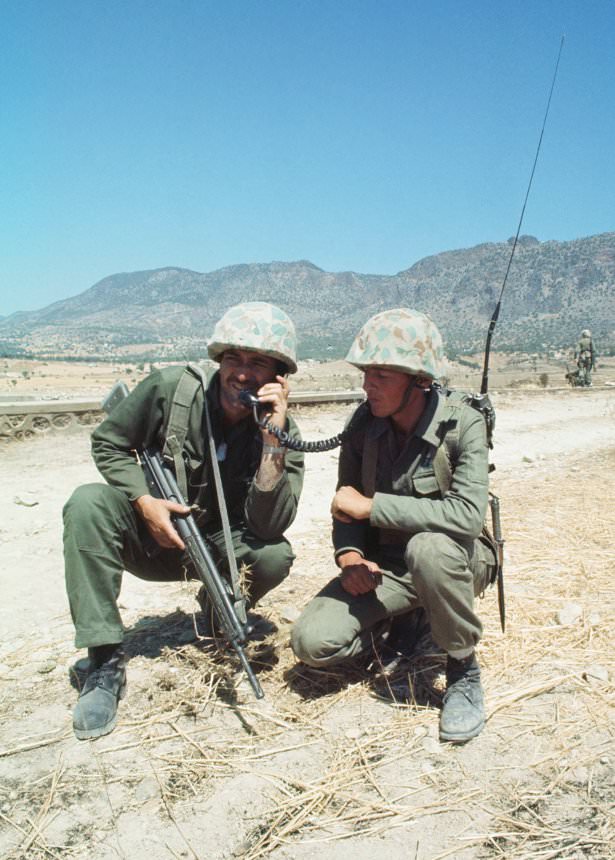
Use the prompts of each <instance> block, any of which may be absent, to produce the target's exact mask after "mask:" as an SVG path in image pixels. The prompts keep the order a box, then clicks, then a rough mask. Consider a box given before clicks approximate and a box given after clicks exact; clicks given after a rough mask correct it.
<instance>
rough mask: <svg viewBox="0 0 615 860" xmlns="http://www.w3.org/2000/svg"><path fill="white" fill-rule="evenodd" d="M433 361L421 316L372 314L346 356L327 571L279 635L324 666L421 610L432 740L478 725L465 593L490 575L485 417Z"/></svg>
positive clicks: (432, 329)
mask: <svg viewBox="0 0 615 860" xmlns="http://www.w3.org/2000/svg"><path fill="white" fill-rule="evenodd" d="M442 357H443V347H442V339H441V337H440V333H439V332H438V329H437V328H436V326H435V325H434V323H433V322H432V321H431V319H430V318H429V317H428V316H426V315H425V314H422V313H419V312H417V311H414V310H409V309H406V308H400V309H395V310H388V311H384V312H383V313H380V314H377V315H376V316H375V317H372V318H371V319H370V320H368V322H367V323H366V324H365V325H364V326H363V328H362V329H361V331H360V332H359V334H358V335H357V337H356V338H355V340H354V342H353V344H352V346H351V348H350V351H349V353H348V355H347V357H346V360H347V361H349V362H350V363H351V364H354V365H355V366H356V367H359V368H361V369H362V370H363V371H364V383H363V388H364V390H365V392H366V395H367V403H366V404H362V405H361V406H360V407H359V410H358V413H355V416H353V418H352V419H351V421H352V424H353V426H354V427H355V428H356V430H355V431H354V432H351V433H349V434H348V436H347V438H346V439H345V440H344V442H343V444H342V450H341V453H340V460H339V473H338V486H337V492H336V494H335V496H334V498H333V502H332V505H331V512H332V514H333V544H334V550H335V560H336V563H337V565H338V567H339V568H340V573H339V576H338V577H336V578H335V579H333V580H332V581H331V582H329V584H328V585H326V586H325V587H324V588H323V589H322V590H321V592H320V593H319V594H318V595H317V596H316V597H314V598H313V599H312V600H311V601H310V602H309V603H308V605H307V606H306V608H305V609H304V611H303V613H302V614H301V616H300V617H299V619H298V621H297V622H296V623H295V625H294V627H293V630H292V634H291V644H292V647H293V650H294V652H295V655H296V656H297V657H298V658H299V659H300V660H302V661H304V662H305V663H307V664H309V665H311V666H315V667H321V666H330V665H332V664H334V663H339V662H342V661H344V660H348V659H352V658H355V657H357V656H361V655H364V654H368V653H369V652H370V650H371V649H372V647H373V643H374V642H378V641H379V640H381V639H382V637H383V634H385V633H386V631H387V630H388V629H389V628H390V625H391V619H392V618H394V617H395V618H397V617H399V618H398V620H397V625H398V626H399V624H400V623H401V624H402V626H403V624H404V622H407V623H408V624H411V623H412V622H411V618H410V613H411V612H412V611H413V610H414V609H416V608H417V607H423V608H424V610H425V613H426V616H427V619H428V621H429V623H430V625H431V633H432V636H433V638H434V640H435V642H436V643H437V644H438V645H439V646H440V647H441V648H442V649H443V650H445V651H446V653H447V655H448V656H447V666H446V677H447V690H446V693H445V696H444V701H443V707H442V711H441V715H440V738H441V740H443V741H450V742H453V743H462V742H465V741H467V740H469V739H470V738H473V737H475V736H476V735H477V734H479V732H480V731H481V730H482V728H483V726H484V722H485V713H484V705H483V693H482V687H481V680H480V669H479V666H478V663H477V660H476V656H475V652H474V649H475V646H476V644H477V643H478V641H479V639H480V636H481V632H482V626H481V623H480V620H479V618H478V616H477V615H476V613H475V610H474V598H475V596H476V595H478V594H479V593H481V592H482V591H483V590H484V589H485V587H486V586H487V584H489V582H491V581H492V580H493V575H494V572H495V565H496V560H495V554H494V550H493V548H492V547H491V546H490V545H489V542H488V541H487V540H486V539H485V538H484V537H481V532H482V529H483V523H484V519H485V514H486V510H487V505H488V462H487V459H488V458H487V453H488V447H487V442H486V433H485V421H484V419H483V417H482V415H481V414H480V413H479V412H477V411H476V410H475V409H472V408H471V407H470V406H468V405H466V404H465V403H464V402H463V401H462V399H461V398H460V397H456V396H455V395H454V394H453V395H450V396H446V394H445V393H444V392H442V391H441V390H439V389H438V388H437V387H436V386H434V385H433V383H434V380H435V379H436V378H437V377H438V375H439V372H440V371H439V366H440V362H441V359H442Z"/></svg>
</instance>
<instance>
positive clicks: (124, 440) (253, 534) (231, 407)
mask: <svg viewBox="0 0 615 860" xmlns="http://www.w3.org/2000/svg"><path fill="white" fill-rule="evenodd" d="M295 350H296V337H295V328H294V325H293V323H292V322H291V320H290V319H289V317H288V316H287V315H286V314H285V313H284V311H282V310H280V309H279V308H277V307H275V306H274V305H270V304H268V303H266V302H246V303H244V304H240V305H237V306H235V307H233V308H231V309H230V310H228V311H227V312H226V314H225V315H224V316H223V317H222V319H221V320H220V321H219V322H218V323H217V325H216V327H215V329H214V333H213V337H212V339H211V340H210V342H209V344H208V353H209V357H210V358H212V359H213V360H214V361H217V362H218V363H219V365H220V369H219V371H218V372H217V373H215V374H214V375H213V377H212V378H211V380H210V382H209V385H208V387H207V390H206V392H205V391H204V390H203V385H202V384H201V383H200V380H199V381H198V382H197V380H196V379H195V376H194V374H193V373H192V371H191V369H190V367H188V368H186V367H165V368H163V369H162V370H155V371H154V372H153V373H151V374H150V375H149V376H148V377H147V378H146V379H144V380H143V381H142V382H141V383H139V385H137V387H136V388H135V389H134V391H132V392H131V393H130V394H129V395H128V397H126V399H125V400H123V401H122V402H121V403H119V405H118V406H116V407H115V408H114V409H113V411H112V412H111V414H110V415H109V417H108V418H107V419H106V420H105V421H103V423H102V424H101V425H100V427H98V428H97V429H96V430H95V431H94V433H93V435H92V454H93V457H94V462H95V463H96V465H97V467H98V469H99V471H100V472H101V474H102V475H103V477H104V478H105V479H106V481H107V483H106V484H101V483H98V484H86V485H84V486H82V487H78V488H77V489H76V490H75V492H74V493H73V495H72V496H71V498H70V499H69V500H68V502H67V503H66V505H65V507H64V557H65V563H66V587H67V592H68V598H69V603H70V609H71V614H72V618H73V623H74V625H75V631H76V636H75V644H76V646H77V647H78V648H87V649H88V657H89V667H88V668H89V674H88V677H87V680H86V681H85V684H84V685H83V688H82V689H81V692H80V696H79V701H78V702H77V705H76V707H75V710H74V714H73V728H74V731H75V734H76V736H77V737H78V738H80V739H85V738H95V737H99V736H100V735H105V734H107V733H108V732H110V731H112V729H113V728H114V726H115V723H116V714H117V707H118V700H119V699H120V698H121V697H122V696H123V694H124V689H125V687H126V671H125V654H124V650H123V647H122V640H123V638H124V630H123V626H122V620H121V618H120V612H119V608H118V597H119V593H120V587H121V583H122V575H123V571H124V570H128V571H130V572H131V573H133V574H134V575H135V576H138V577H139V578H140V579H146V580H153V581H157V582H161V581H170V580H183V579H184V571H185V570H186V562H187V558H186V555H185V553H184V544H183V542H182V540H181V538H180V536H179V534H178V533H177V532H176V530H175V528H174V526H173V523H172V519H171V517H172V515H174V514H176V515H180V516H181V514H182V513H184V514H187V513H188V512H189V510H190V509H189V508H182V507H181V506H180V505H178V504H176V503H175V502H169V501H165V500H163V499H158V498H154V497H152V496H151V495H150V491H149V488H148V486H147V483H146V481H145V477H144V475H143V470H142V469H141V467H140V465H139V464H138V463H137V462H136V460H135V457H134V451H135V450H142V449H143V448H147V447H150V446H156V447H160V448H161V449H162V448H163V446H164V445H165V443H168V444H169V446H170V450H171V453H173V460H174V462H175V472H176V475H177V480H178V482H179V481H180V480H182V482H183V483H185V485H186V490H185V496H186V501H187V502H188V504H190V505H192V506H195V509H196V513H195V518H196V521H197V523H198V526H199V528H200V530H201V533H202V535H203V537H204V538H206V540H207V542H208V545H209V548H210V551H211V552H212V555H213V556H214V559H215V560H216V561H217V562H218V563H219V564H221V565H222V566H223V572H226V573H228V567H227V562H226V553H225V544H224V537H223V527H222V524H221V517H220V512H219V508H218V504H217V499H216V493H215V491H214V488H213V480H212V469H211V464H210V462H209V459H208V454H207V451H208V445H207V443H208V437H207V431H206V430H205V425H204V399H205V397H206V398H207V404H208V409H209V413H210V416H211V425H212V434H213V437H214V441H215V447H216V451H217V460H218V461H219V463H220V472H221V475H222V485H223V490H224V497H225V499H226V506H227V509H228V515H229V519H230V526H231V539H232V542H233V549H234V552H235V558H236V560H237V562H238V564H240V563H245V564H246V565H247V566H248V568H249V582H248V584H247V591H248V597H249V600H250V603H251V605H252V606H253V605H254V604H255V603H256V601H257V600H259V599H260V598H261V597H262V596H263V595H264V594H266V593H267V592H268V591H270V590H271V589H272V588H275V587H276V586H277V585H279V584H280V582H282V580H283V579H284V578H285V577H286V576H287V575H288V572H289V570H290V567H291V564H292V563H293V560H294V555H293V553H292V550H291V546H290V544H289V542H288V541H287V540H286V539H285V538H284V536H283V534H284V532H285V531H286V529H287V528H288V527H289V526H290V524H291V523H292V521H293V519H294V517H295V513H296V511H297V504H298V501H299V494H300V492H301V487H302V483H303V454H300V453H297V452H294V451H289V450H288V449H286V448H282V447H280V443H279V441H278V440H277V439H276V437H275V436H274V435H272V434H270V433H269V432H267V431H266V430H263V429H260V428H259V427H257V426H256V425H255V423H254V419H253V417H252V412H251V411H250V409H249V408H247V407H246V406H244V405H243V403H242V402H241V401H240V399H239V392H240V391H242V390H244V389H247V390H248V391H250V392H251V393H252V394H253V395H255V396H256V397H258V399H259V400H260V401H261V403H263V404H266V407H267V410H268V411H269V412H270V413H271V417H270V422H271V423H272V424H273V425H275V426H277V427H279V428H280V429H281V430H286V431H290V432H291V433H292V435H295V436H296V435H297V434H298V429H297V426H296V424H295V423H294V422H293V419H292V418H290V417H289V416H288V415H287V406H288V393H289V388H288V381H287V374H289V373H294V372H295V371H296V370H297V365H296V360H295ZM180 440H181V441H180ZM180 472H182V473H183V475H182V477H181V479H180ZM187 575H188V577H190V576H191V573H190V571H189V570H188V571H187ZM199 602H201V603H202V605H203V600H202V597H201V595H200V596H199Z"/></svg>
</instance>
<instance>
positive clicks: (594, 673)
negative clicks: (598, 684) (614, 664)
mask: <svg viewBox="0 0 615 860" xmlns="http://www.w3.org/2000/svg"><path fill="white" fill-rule="evenodd" d="M583 678H584V679H585V680H586V681H589V680H590V679H593V680H595V681H602V682H603V683H605V684H608V682H609V670H608V669H607V668H606V666H601V665H600V664H599V663H592V665H591V666H588V667H587V669H586V670H585V671H584V672H583Z"/></svg>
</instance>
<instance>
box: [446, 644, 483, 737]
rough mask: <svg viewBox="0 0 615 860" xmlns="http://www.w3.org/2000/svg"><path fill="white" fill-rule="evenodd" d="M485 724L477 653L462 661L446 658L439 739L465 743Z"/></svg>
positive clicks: (478, 732)
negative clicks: (444, 690)
mask: <svg viewBox="0 0 615 860" xmlns="http://www.w3.org/2000/svg"><path fill="white" fill-rule="evenodd" d="M484 725H485V706H484V704H483V688H482V686H481V682H480V668H479V665H478V662H477V660H476V656H475V654H474V652H472V654H471V655H470V656H469V657H466V658H465V659H463V660H455V658H454V657H451V656H450V655H449V656H448V658H447V661H446V693H445V694H444V699H443V701H442V711H441V712H440V740H441V741H448V742H449V743H453V744H462V743H465V742H466V741H469V740H470V739H471V738H474V737H476V735H478V734H480V732H481V731H482V729H483V726H484Z"/></svg>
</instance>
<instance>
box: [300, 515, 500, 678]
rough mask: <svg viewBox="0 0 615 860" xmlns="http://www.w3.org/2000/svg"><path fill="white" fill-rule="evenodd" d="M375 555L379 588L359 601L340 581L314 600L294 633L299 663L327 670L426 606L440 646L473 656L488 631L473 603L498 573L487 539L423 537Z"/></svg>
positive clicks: (458, 654) (362, 651)
mask: <svg viewBox="0 0 615 860" xmlns="http://www.w3.org/2000/svg"><path fill="white" fill-rule="evenodd" d="M370 558H371V559H372V560H373V561H375V562H377V563H378V565H379V566H380V569H381V570H382V581H381V582H380V584H379V585H378V586H377V587H376V589H375V590H374V591H371V592H369V593H367V594H361V595H357V596H353V595H351V594H349V593H348V592H347V591H345V590H344V588H343V587H342V584H341V581H340V578H339V577H336V578H335V579H333V580H331V581H330V582H329V583H328V585H326V586H325V587H324V588H323V589H322V591H320V592H319V593H318V594H317V595H316V597H314V598H313V599H312V600H311V601H310V602H309V603H308V605H307V606H306V608H305V609H304V611H303V612H302V614H301V615H300V617H299V618H298V620H297V621H296V623H295V625H294V626H293V629H292V631H291V645H292V648H293V651H294V652H295V655H296V656H297V657H298V658H299V659H300V660H302V661H303V662H304V663H307V664H308V665H311V666H328V665H332V664H334V663H339V662H342V661H344V660H349V659H353V658H355V657H358V656H361V655H362V654H366V653H368V652H370V651H371V650H372V648H373V645H374V643H375V642H377V641H378V640H379V639H380V638H381V637H382V634H383V633H384V632H385V631H386V629H387V628H388V625H389V623H390V619H391V618H393V617H395V616H397V615H404V614H405V613H407V612H409V611H411V610H412V609H415V608H417V607H419V606H422V607H424V609H425V613H426V615H427V619H428V620H429V623H430V625H431V633H432V637H433V639H434V641H435V642H436V643H437V644H438V645H439V646H440V647H441V648H443V649H444V650H445V651H446V652H447V653H448V654H451V656H453V657H458V658H462V657H465V656H466V655H468V654H470V653H471V651H472V650H473V649H474V646H475V645H476V644H477V642H478V641H479V639H480V636H481V633H482V625H481V622H480V619H479V618H478V616H477V615H476V613H475V611H474V598H475V596H476V595H478V594H480V593H481V592H482V591H484V589H485V588H486V587H487V585H488V583H489V582H490V580H491V577H492V575H493V572H494V566H495V556H494V553H493V551H492V550H491V548H490V547H488V546H487V545H486V544H484V543H483V542H482V541H481V540H475V541H473V540H469V541H463V542H462V541H457V540H454V539H453V538H450V537H448V536H447V535H444V534H439V533H434V532H421V533H419V534H416V535H414V536H413V537H412V538H411V539H410V541H409V542H408V543H407V545H405V546H404V545H401V546H399V547H391V546H388V547H382V548H381V549H379V550H378V552H377V553H374V554H372V555H370Z"/></svg>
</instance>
